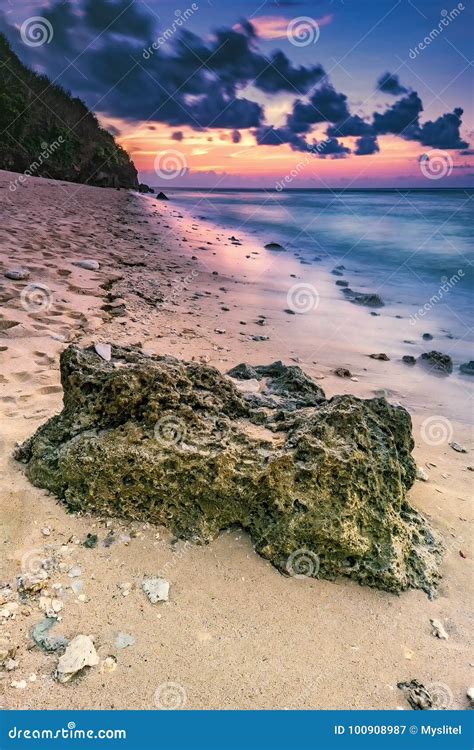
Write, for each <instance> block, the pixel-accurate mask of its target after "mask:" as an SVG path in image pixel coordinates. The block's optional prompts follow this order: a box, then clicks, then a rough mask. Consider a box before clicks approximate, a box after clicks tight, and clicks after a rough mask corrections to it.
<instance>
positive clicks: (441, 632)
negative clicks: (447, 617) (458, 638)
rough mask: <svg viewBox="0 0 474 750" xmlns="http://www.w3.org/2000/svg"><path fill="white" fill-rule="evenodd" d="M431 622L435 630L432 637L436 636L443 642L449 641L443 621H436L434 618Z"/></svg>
mask: <svg viewBox="0 0 474 750" xmlns="http://www.w3.org/2000/svg"><path fill="white" fill-rule="evenodd" d="M430 622H431V627H432V628H433V630H432V631H431V635H434V636H435V637H436V638H440V639H441V640H442V641H447V640H448V638H449V635H448V634H447V632H446V630H445V629H444V626H443V623H442V622H441V620H436V619H435V618H434V617H432V618H431V619H430Z"/></svg>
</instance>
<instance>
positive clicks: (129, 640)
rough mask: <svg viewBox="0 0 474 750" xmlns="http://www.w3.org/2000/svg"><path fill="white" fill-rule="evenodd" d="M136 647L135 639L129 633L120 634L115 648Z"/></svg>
mask: <svg viewBox="0 0 474 750" xmlns="http://www.w3.org/2000/svg"><path fill="white" fill-rule="evenodd" d="M134 645H135V638H134V637H133V635H129V633H119V634H118V636H117V637H116V639H115V646H116V647H117V648H127V647H128V646H134Z"/></svg>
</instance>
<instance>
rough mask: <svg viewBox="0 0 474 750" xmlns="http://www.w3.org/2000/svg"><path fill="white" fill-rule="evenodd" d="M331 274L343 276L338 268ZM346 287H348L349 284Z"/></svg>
mask: <svg viewBox="0 0 474 750" xmlns="http://www.w3.org/2000/svg"><path fill="white" fill-rule="evenodd" d="M331 273H332V275H333V276H344V274H343V272H342V271H339V269H338V268H333V269H332V271H331ZM347 286H349V284H348V285H347Z"/></svg>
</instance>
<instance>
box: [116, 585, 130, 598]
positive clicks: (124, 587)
mask: <svg viewBox="0 0 474 750" xmlns="http://www.w3.org/2000/svg"><path fill="white" fill-rule="evenodd" d="M118 588H119V589H120V592H121V594H122V596H128V595H129V594H130V592H131V590H132V584H131V583H119V584H118Z"/></svg>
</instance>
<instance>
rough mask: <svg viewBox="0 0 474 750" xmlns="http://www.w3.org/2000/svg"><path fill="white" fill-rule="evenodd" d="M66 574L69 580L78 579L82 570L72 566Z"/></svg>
mask: <svg viewBox="0 0 474 750" xmlns="http://www.w3.org/2000/svg"><path fill="white" fill-rule="evenodd" d="M67 574H68V576H69V578H80V577H81V575H82V568H79V566H77V565H74V566H73V567H72V568H69V570H68V572H67Z"/></svg>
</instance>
